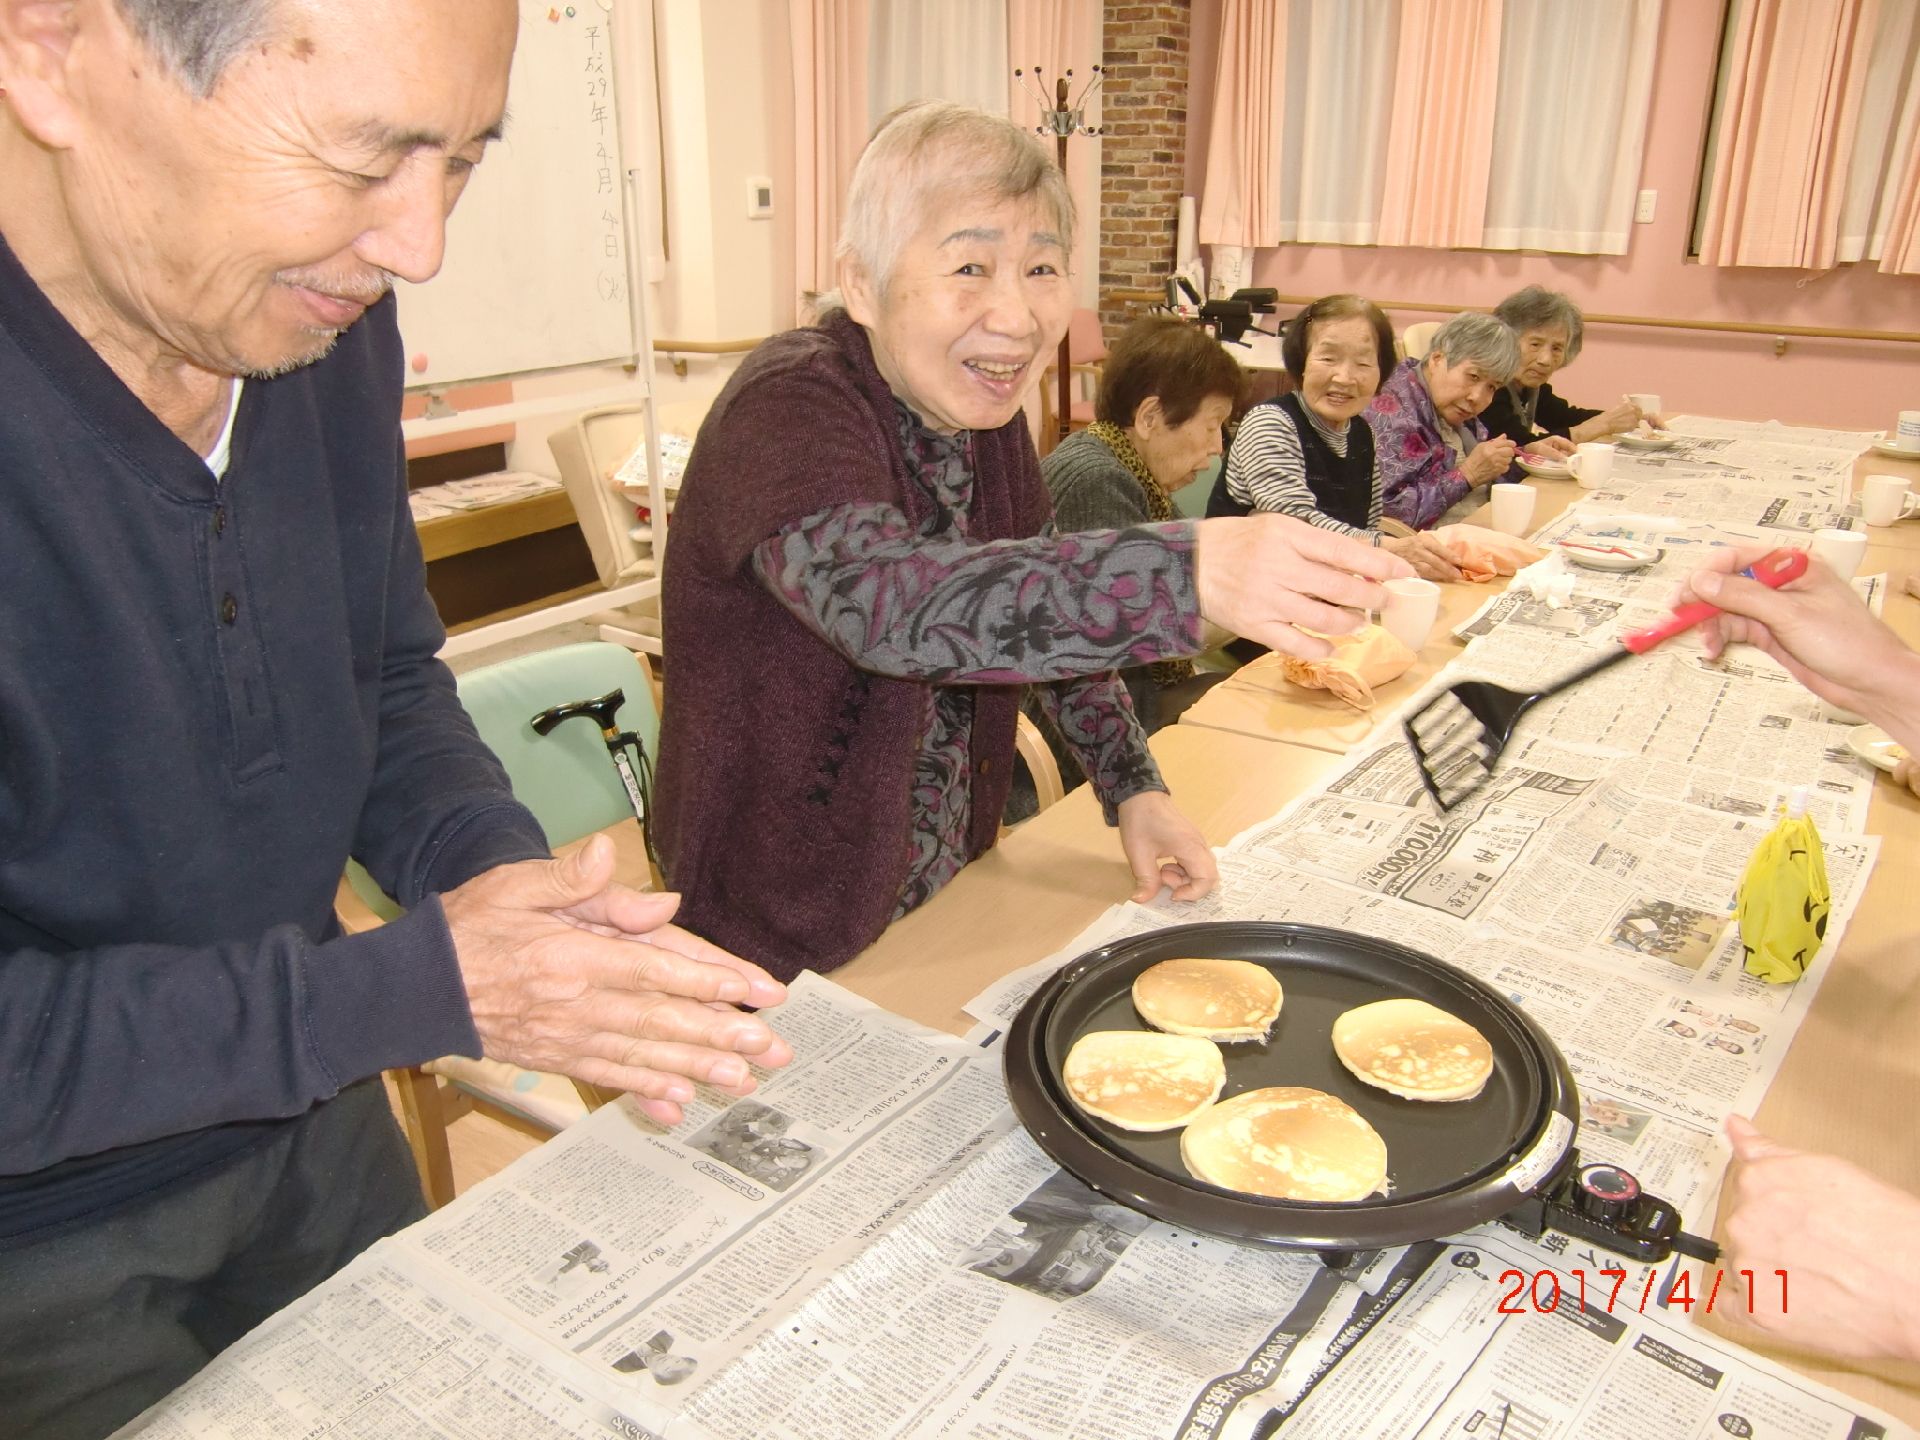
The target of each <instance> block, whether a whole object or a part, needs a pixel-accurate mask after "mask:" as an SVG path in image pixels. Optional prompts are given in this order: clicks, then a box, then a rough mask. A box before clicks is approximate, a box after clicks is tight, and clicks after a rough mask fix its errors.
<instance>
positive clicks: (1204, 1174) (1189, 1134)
mask: <svg viewBox="0 0 1920 1440" xmlns="http://www.w3.org/2000/svg"><path fill="white" fill-rule="evenodd" d="M1180 1158H1181V1159H1182V1160H1184V1161H1186V1163H1187V1169H1188V1170H1190V1171H1192V1172H1193V1174H1194V1175H1196V1176H1198V1177H1199V1178H1200V1179H1202V1180H1205V1181H1207V1182H1208V1183H1209V1184H1213V1185H1220V1186H1223V1187H1225V1188H1226V1189H1228V1190H1244V1191H1246V1192H1247V1193H1248V1194H1250V1195H1267V1196H1270V1197H1272V1198H1274V1199H1276V1200H1364V1199H1365V1198H1366V1197H1367V1196H1369V1195H1371V1194H1373V1193H1374V1191H1376V1190H1382V1189H1384V1188H1385V1187H1386V1183H1387V1143H1386V1141H1384V1140H1382V1139H1381V1138H1380V1136H1379V1135H1378V1134H1377V1133H1375V1131H1374V1128H1373V1126H1371V1125H1369V1124H1368V1123H1367V1122H1366V1120H1365V1119H1364V1118H1362V1117H1361V1115H1360V1113H1359V1111H1357V1110H1355V1109H1354V1108H1353V1107H1352V1106H1350V1105H1348V1104H1347V1103H1346V1101H1344V1100H1341V1099H1338V1098H1336V1097H1334V1096H1332V1095H1329V1094H1327V1093H1326V1092H1325V1091H1324V1090H1308V1089H1304V1088H1302V1087H1300V1086H1296V1085H1276V1086H1272V1087H1270V1088H1268V1089H1265V1090H1249V1091H1247V1092H1246V1093H1245V1094H1244V1095H1235V1096H1233V1097H1232V1098H1231V1099H1228V1100H1222V1101H1221V1102H1220V1103H1219V1104H1218V1105H1213V1106H1210V1107H1208V1109H1207V1112H1206V1113H1205V1114H1204V1115H1200V1116H1198V1117H1196V1118H1195V1119H1194V1121H1193V1122H1192V1123H1191V1124H1190V1125H1188V1126H1187V1128H1186V1130H1185V1131H1184V1132H1182V1134H1181V1136H1180Z"/></svg>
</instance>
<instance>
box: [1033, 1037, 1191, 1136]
mask: <svg viewBox="0 0 1920 1440" xmlns="http://www.w3.org/2000/svg"><path fill="white" fill-rule="evenodd" d="M1060 1078H1061V1079H1062V1080H1064V1081H1065V1082H1066V1086H1067V1093H1068V1094H1069V1095H1071V1096H1072V1097H1073V1100H1074V1103H1075V1104H1076V1105H1078V1106H1079V1107H1080V1108H1081V1109H1082V1110H1085V1111H1086V1112H1087V1113H1088V1114H1089V1115H1098V1116H1099V1117H1100V1118H1101V1119H1102V1120H1107V1121H1111V1122H1112V1123H1113V1124H1115V1125H1118V1126H1119V1127H1120V1128H1121V1129H1123V1130H1174V1129H1177V1128H1179V1127H1180V1126H1182V1125H1184V1124H1186V1123H1187V1122H1188V1121H1189V1120H1191V1119H1192V1118H1193V1117H1194V1116H1195V1115H1197V1114H1199V1113H1200V1112H1201V1111H1202V1110H1204V1109H1206V1108H1207V1106H1209V1105H1211V1104H1212V1103H1213V1102H1214V1098H1215V1097H1216V1096H1218V1095H1219V1093H1220V1087H1221V1086H1222V1085H1224V1084H1226V1083H1227V1062H1226V1061H1225V1060H1224V1059H1222V1058H1221V1055H1220V1047H1219V1046H1218V1045H1216V1044H1214V1043H1213V1042H1212V1041H1211V1040H1202V1039H1197V1038H1195V1037H1193V1036H1190V1035H1156V1034H1154V1033H1153V1032H1152V1031H1150V1030H1093V1031H1089V1032H1088V1033H1087V1034H1085V1035H1082V1036H1081V1037H1080V1038H1079V1039H1078V1040H1076V1041H1074V1042H1073V1048H1072V1049H1071V1050H1069V1051H1068V1052H1067V1061H1066V1064H1064V1065H1062V1066H1061V1067H1060Z"/></svg>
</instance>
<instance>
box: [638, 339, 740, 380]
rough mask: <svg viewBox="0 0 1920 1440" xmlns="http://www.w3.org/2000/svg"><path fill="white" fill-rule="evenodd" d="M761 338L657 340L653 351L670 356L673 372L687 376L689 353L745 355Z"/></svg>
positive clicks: (683, 376)
mask: <svg viewBox="0 0 1920 1440" xmlns="http://www.w3.org/2000/svg"><path fill="white" fill-rule="evenodd" d="M765 338H766V337H765V336H761V337H760V339H759V340H655V341H654V342H653V353H654V354H656V355H666V356H670V357H671V358H672V361H673V373H674V374H676V375H678V376H681V377H682V378H685V376H686V373H687V356H689V355H744V354H746V353H747V352H748V351H749V350H752V349H753V348H755V347H756V346H757V345H759V343H760V340H764V339H765Z"/></svg>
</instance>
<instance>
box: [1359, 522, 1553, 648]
mask: <svg viewBox="0 0 1920 1440" xmlns="http://www.w3.org/2000/svg"><path fill="white" fill-rule="evenodd" d="M1519 488H1520V487H1519V486H1517V485H1515V486H1508V485H1496V486H1495V487H1494V489H1496V490H1508V489H1515V490H1517V489H1519ZM1384 588H1385V590H1386V592H1387V606H1386V609H1384V610H1382V611H1381V612H1380V624H1381V625H1382V627H1384V628H1385V630H1386V632H1387V633H1388V634H1389V635H1391V636H1393V638H1394V639H1396V640H1398V641H1399V642H1400V643H1401V644H1402V645H1404V646H1406V647H1407V648H1408V649H1409V650H1411V651H1413V653H1414V654H1416V655H1418V654H1419V653H1420V650H1421V647H1422V646H1424V645H1425V644H1426V643H1427V637H1428V636H1429V635H1431V634H1432V633H1433V622H1434V621H1435V620H1437V619H1439V618H1440V587H1439V586H1438V585H1436V584H1434V583H1433V581H1431V580H1422V579H1420V578H1419V577H1417V576H1407V577H1406V578H1404V579H1400V580H1389V581H1387V582H1386V584H1385V587H1384Z"/></svg>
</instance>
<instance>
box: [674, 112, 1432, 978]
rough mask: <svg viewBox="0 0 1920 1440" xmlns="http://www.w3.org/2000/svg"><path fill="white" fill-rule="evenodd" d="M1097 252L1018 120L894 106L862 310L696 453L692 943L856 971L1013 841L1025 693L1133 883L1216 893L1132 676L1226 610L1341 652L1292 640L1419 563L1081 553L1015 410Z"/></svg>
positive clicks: (1151, 532)
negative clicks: (861, 955) (1072, 759)
mask: <svg viewBox="0 0 1920 1440" xmlns="http://www.w3.org/2000/svg"><path fill="white" fill-rule="evenodd" d="M1072 230H1073V205H1072V200H1071V199H1070V197H1069V196H1068V193H1067V190H1066V185H1065V181H1064V179H1063V178H1062V176H1061V175H1060V172H1059V171H1058V170H1057V169H1056V168H1055V167H1054V166H1053V164H1052V163H1051V162H1050V161H1049V160H1048V158H1047V156H1046V154H1045V152H1044V151H1042V150H1041V149H1040V148H1039V146H1038V145H1037V144H1036V143H1035V141H1034V139H1033V137H1032V136H1030V135H1029V134H1027V133H1026V132H1025V131H1023V130H1022V129H1020V127H1018V126H1016V125H1014V124H1013V123H1011V122H1010V121H1007V120H1005V119H1000V118H997V117H993V116H989V115H986V114H984V113H982V112H980V111H975V110H969V109H966V108H965V107H962V106H957V105H951V104H945V103H934V104H927V105H920V106H914V107H910V108H908V109H905V110H902V111H898V112H896V113H895V114H894V115H893V116H891V117H889V119H888V120H887V121H886V122H885V123H884V124H883V125H882V126H881V128H880V130H879V131H878V133H877V134H876V135H875V136H874V138H873V140H872V141H871V142H869V144H868V146H867V149H866V152H865V153H864V154H863V155H862V156H861V159H860V163H859V165H858V166H857V167H856V169H855V171H854V177H853V183H852V186H851V188H850V190H849V193H848V197H847V209H846V229H845V232H844V234H843V237H842V240H841V244H840V249H839V278H840V289H841V297H843V303H844V309H841V308H828V309H827V311H826V313H825V314H824V316H823V318H822V319H821V321H820V323H819V324H818V325H817V326H814V327H811V328H808V329H803V330H795V331H790V332H788V333H787V334H785V335H781V336H776V337H775V338H774V339H772V340H769V341H768V342H767V343H766V344H764V345H762V346H761V347H760V348H759V349H758V350H756V351H755V352H754V353H753V354H752V355H751V356H749V357H748V359H747V360H746V362H745V363H744V364H743V365H742V366H741V367H740V369H739V371H738V372H737V373H736V374H735V375H734V377H733V379H732V380H731V381H730V382H729V383H728V385H727V388H726V389H725V390H724V391H723V392H722V393H721V395H720V397H719V399H717V400H716V401H715V402H714V406H713V409H712V412H711V413H710V414H709V415H708V417H707V421H706V423H705V425H703V426H702V427H701V430H700V434H699V438H698V439H697V441H696V442H695V445H694V450H693V457H692V459H691V461H690V463H689V465H688V469H687V474H686V479H685V481H684V483H683V486H682V492H681V501H680V505H679V508H678V509H677V510H676V511H675V514H674V524H673V544H672V545H671V546H670V547H669V549H668V551H667V561H666V573H665V577H664V578H665V592H664V595H663V609H662V620H663V626H664V647H663V648H664V650H665V655H666V680H665V684H666V694H667V696H668V697H670V698H669V700H668V703H667V705H666V707H665V711H664V716H663V724H662V728H661V754H660V768H659V774H660V785H659V803H658V806H657V810H656V815H655V819H656V821H657V822H658V827H659V833H660V840H661V848H662V851H663V853H664V858H665V861H666V869H667V876H668V879H669V880H670V881H671V883H672V884H673V885H674V886H675V888H677V889H679V890H681V891H682V892H683V894H684V896H685V899H684V902H683V908H682V909H681V912H680V916H681V922H682V923H683V924H685V925H687V926H688V927H689V928H691V929H693V930H694V931H696V932H697V933H699V934H702V935H705V936H707V937H709V938H712V939H719V938H721V937H727V939H728V942H729V943H731V944H732V945H733V946H735V947H736V948H737V949H739V950H740V951H741V952H742V953H745V954H748V955H754V956H759V957H761V958H762V959H764V960H765V961H766V962H767V963H768V965H769V966H770V967H771V968H772V969H773V970H775V971H776V972H777V973H779V974H782V975H788V976H791V975H793V974H795V973H797V972H798V971H799V970H801V969H803V968H805V967H808V966H812V967H814V968H816V969H822V970H825V969H829V968H831V967H833V966H835V965H838V964H840V963H842V962H843V961H845V960H848V959H850V958H851V957H852V956H853V955H855V954H856V953H858V952H859V951H860V950H861V949H862V948H863V947H865V946H866V945H867V944H869V943H870V942H872V941H873V939H874V938H875V937H876V936H878V935H879V933H880V932H881V930H882V929H884V928H885V927H886V925H887V923H888V922H889V921H890V920H891V919H892V918H894V917H895V916H898V915H902V914H905V913H906V912H907V911H909V910H912V909H913V908H914V907H915V906H917V905H919V904H920V903H921V902H923V901H924V900H926V899H927V898H928V897H929V896H930V895H932V894H933V893H934V892H935V891H937V890H938V889H939V888H940V887H941V886H942V885H944V884H945V883H946V882H947V881H948V880H949V879H951V878H952V877H953V875H954V874H955V873H957V872H958V871H959V870H960V868H961V867H962V866H964V865H965V864H966V863H967V862H968V861H969V860H971V859H973V858H974V857H975V856H977V855H979V854H980V853H982V852H983V851H984V850H986V848H987V847H988V846H990V845H992V844H993V842H994V839H995V836H996V834H997V830H998V825H999V820H1000V815H1001V811H1002V808H1003V806H1004V804H1005V801H1006V795H1007V784H1008V780H1009V778H1010V777H1009V773H1008V772H1009V771H1010V769H1011V767H1012V760H1013V735H1014V720H1015V714H1016V712H1017V709H1018V705H1019V700H1020V687H1021V685H1022V684H1024V683H1035V684H1042V685H1045V686H1046V687H1047V688H1046V690H1045V692H1044V693H1045V703H1046V704H1047V705H1048V706H1049V707H1050V709H1051V711H1052V714H1053V717H1054V719H1055V720H1056V722H1057V723H1058V726H1059V729H1060V730H1061V732H1062V733H1063V734H1064V735H1065V737H1066V738H1067V741H1068V742H1069V743H1070V744H1071V745H1072V746H1073V747H1074V749H1075V752H1076V754H1077V755H1078V757H1079V758H1080V760H1081V763H1082V767H1083V768H1084V769H1085V771H1086V773H1087V774H1088V776H1089V777H1090V779H1091V780H1092V782H1093V786H1094V788H1095V790H1096V792H1097V793H1098V795H1099V797H1100V799H1101V801H1102V804H1103V805H1104V807H1105V809H1106V812H1107V815H1108V817H1109V820H1110V822H1112V823H1116V824H1117V825H1118V826H1119V830H1120V841H1121V848H1122V849H1123V851H1124V852H1125V854H1126V856H1127V859H1128V862H1129V863H1130V865H1131V867H1132V869H1133V873H1134V877H1135V880H1136V882H1137V884H1136V893H1138V894H1140V895H1141V896H1143V897H1144V896H1150V895H1151V894H1152V893H1153V892H1154V891H1156V890H1157V889H1158V888H1159V887H1160V885H1161V884H1162V883H1167V884H1170V885H1172V886H1173V887H1174V893H1175V894H1176V895H1177V896H1179V897H1181V898H1186V899H1191V898H1197V897H1198V896H1200V895H1202V894H1204V893H1205V892H1206V891H1207V889H1208V888H1209V887H1210V886H1211V885H1212V883H1213V879H1214V868H1213V858H1212V854H1211V852H1210V851H1209V849H1208V848H1207V844H1206V842H1205V840H1204V839H1203V838H1202V837H1201V835H1200V833H1199V832H1198V831H1197V830H1195V829H1194V827H1193V826H1192V825H1191V824H1190V823H1188V822H1187V821H1186V820H1185V819H1184V818H1182V817H1181V815H1180V814H1179V812H1178V811H1176V810H1175V809H1174V808H1173V805H1172V804H1171V802H1170V801H1169V799H1168V797H1167V794H1166V787H1165V785H1164V784H1163V783H1162V782H1161V779H1160V774H1159V770H1158V768H1157V767H1156V766H1155V764H1154V762H1153V758H1152V756H1151V755H1150V754H1149V753H1148V752H1147V748H1146V743H1145V740H1144V738H1143V737H1142V735H1141V732H1140V727H1139V724H1138V723H1137V722H1136V720H1135V719H1134V715H1133V711H1132V708H1131V706H1130V705H1129V704H1128V701H1127V696H1126V691H1125V689H1124V688H1123V687H1122V686H1121V685H1120V682H1119V681H1118V680H1116V679H1115V678H1113V676H1112V675H1111V674H1110V673H1108V672H1110V671H1112V670H1113V669H1115V668H1116V667H1124V666H1129V665H1143V664H1152V663H1153V662H1155V661H1161V660H1168V659H1173V658H1176V657H1179V656H1184V655H1191V654H1193V653H1195V652H1196V651H1197V650H1198V649H1199V648H1200V644H1201V638H1202V625H1201V621H1202V616H1203V614H1204V615H1206V616H1209V617H1211V618H1213V619H1215V620H1217V621H1218V622H1219V623H1220V624H1222V625H1224V626H1225V627H1226V628H1228V629H1230V630H1233V631H1234V632H1235V633H1236V634H1241V635H1251V636H1254V637H1255V638H1257V639H1259V640H1260V641H1261V642H1262V643H1265V644H1268V645H1271V646H1273V647H1274V648H1275V649H1281V650H1288V651H1291V652H1293V653H1296V654H1301V653H1308V654H1323V653H1325V648H1326V647H1325V645H1324V642H1322V641H1319V640H1316V639H1314V638H1312V637H1310V636H1306V635H1303V634H1301V633H1300V632H1299V631H1298V630H1296V629H1295V628H1294V627H1295V626H1296V625H1299V626H1307V627H1311V628H1314V629H1321V630H1324V631H1328V632H1335V633H1345V632H1347V631H1350V630H1351V629H1353V627H1354V616H1353V615H1352V614H1351V613H1350V610H1349V609H1344V608H1336V607H1350V609H1359V608H1364V607H1366V606H1368V605H1377V604H1379V603H1381V602H1382V600H1383V598H1384V595H1383V592H1382V591H1381V589H1380V587H1379V585H1378V584H1377V583H1374V582H1376V581H1378V580H1382V579H1386V578H1389V577H1391V576H1393V575H1396V574H1404V573H1406V567H1405V566H1404V565H1403V564H1401V563H1400V562H1399V561H1397V560H1396V559H1394V558H1393V557H1392V556H1389V555H1385V554H1383V553H1381V552H1380V551H1378V550H1375V549H1373V548H1371V547H1368V546H1363V545H1358V544H1355V543H1354V542H1353V541H1351V540H1348V539H1346V538H1344V537H1342V536H1337V535H1332V534H1328V533H1326V532H1323V531H1318V530H1314V529H1312V528H1311V527H1309V526H1305V525H1302V524H1300V523H1299V522H1297V521H1291V520H1285V519H1281V518H1280V517H1277V516H1262V517H1255V518H1254V519H1245V520H1209V521H1203V522H1192V521H1175V522H1163V523H1153V524H1140V525H1131V526H1126V527H1124V528H1121V529H1118V530H1104V531H1095V532H1091V533H1084V534H1075V535H1056V534H1055V533H1054V531H1053V525H1052V519H1051V516H1050V513H1049V508H1048V503H1047V494H1046V490H1045V487H1044V486H1043V485H1042V484H1041V480H1040V474H1039V464H1038V461H1037V459H1036V457H1035V455H1034V451H1033V443H1032V440H1031V439H1030V438H1029V436H1028V432H1027V427H1026V423H1025V419H1024V417H1023V416H1022V414H1021V404H1022V401H1023V400H1024V399H1025V397H1026V395H1027V392H1028V391H1029V390H1030V389H1031V387H1032V386H1033V384H1034V383H1035V381H1036V380H1037V379H1038V377H1039V374H1040V372H1041V370H1042V369H1043V368H1044V367H1045V365H1046V363H1047V360H1048V357H1049V356H1051V355H1052V353H1053V351H1054V348H1055V346H1056V345H1057V344H1058V342H1059V340H1060V337H1061V336H1062V335H1063V334H1064V333H1065V331H1066V326H1067V318H1068V315H1069V314H1070V313H1071V311H1072V308H1073V303H1074V297H1073V293H1072V286H1071V284H1070V282H1069V280H1068V277H1067V256H1068V254H1069V253H1070V251H1071V247H1072V239H1073V236H1072ZM1261 521H1265V522H1266V523H1265V524H1261V523H1259V522H1261ZM1056 682H1057V683H1056Z"/></svg>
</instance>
